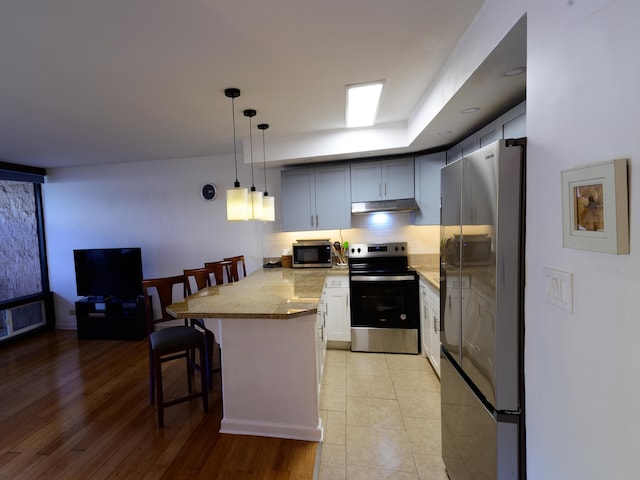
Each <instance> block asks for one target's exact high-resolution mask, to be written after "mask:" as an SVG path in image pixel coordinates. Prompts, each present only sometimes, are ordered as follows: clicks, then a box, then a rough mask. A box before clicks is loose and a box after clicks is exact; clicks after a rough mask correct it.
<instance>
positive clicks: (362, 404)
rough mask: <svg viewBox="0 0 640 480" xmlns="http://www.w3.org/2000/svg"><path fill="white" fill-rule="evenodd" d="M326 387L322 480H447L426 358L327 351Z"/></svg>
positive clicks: (434, 380) (434, 385) (436, 386)
mask: <svg viewBox="0 0 640 480" xmlns="http://www.w3.org/2000/svg"><path fill="white" fill-rule="evenodd" d="M322 383H323V385H322V390H321V398H320V410H321V415H322V421H323V424H324V425H325V439H324V443H323V444H322V453H321V457H320V470H319V474H318V479H319V480H341V479H345V480H358V479H367V480H378V479H394V480H426V479H428V480H447V475H446V473H445V470H444V464H443V462H442V458H441V443H440V382H439V380H438V377H437V376H436V374H435V373H434V372H433V370H432V368H431V366H430V364H429V362H428V360H427V359H426V358H425V357H423V356H421V355H395V354H385V353H357V352H350V351H345V350H327V356H326V361H325V371H324V376H323V380H322Z"/></svg>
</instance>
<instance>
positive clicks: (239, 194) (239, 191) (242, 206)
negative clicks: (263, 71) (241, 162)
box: [224, 88, 249, 221]
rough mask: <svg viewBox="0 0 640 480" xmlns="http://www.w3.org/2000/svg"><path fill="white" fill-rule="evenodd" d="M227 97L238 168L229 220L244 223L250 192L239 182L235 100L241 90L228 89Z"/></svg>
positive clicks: (229, 192)
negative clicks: (229, 105) (229, 101)
mask: <svg viewBox="0 0 640 480" xmlns="http://www.w3.org/2000/svg"><path fill="white" fill-rule="evenodd" d="M224 94H225V96H227V97H228V98H230V99H231V118H232V121H233V159H234V164H235V167H236V181H235V182H234V184H233V188H231V189H229V190H227V220H229V221H242V220H248V218H249V212H248V210H249V209H248V196H249V193H248V190H247V189H246V188H243V187H241V186H240V182H239V181H238V153H237V147H236V111H235V99H236V98H238V97H239V96H240V90H238V89H237V88H227V89H226V90H225V91H224Z"/></svg>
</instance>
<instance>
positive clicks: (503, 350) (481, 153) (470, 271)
mask: <svg viewBox="0 0 640 480" xmlns="http://www.w3.org/2000/svg"><path fill="white" fill-rule="evenodd" d="M521 156H522V151H521V147H506V146H505V145H504V141H503V140H502V141H500V142H496V143H494V144H492V145H489V146H488V147H485V148H483V149H480V150H478V151H477V152H475V153H473V154H471V155H469V156H467V157H464V158H463V159H462V162H463V164H462V179H463V180H462V184H463V188H462V213H461V217H462V220H463V225H462V243H464V242H465V238H468V237H470V236H473V238H474V239H476V240H477V238H478V236H480V235H483V236H486V238H487V239H490V244H491V249H492V253H491V255H489V256H488V257H486V259H485V261H484V262H479V261H478V259H477V258H474V259H472V261H468V258H467V257H463V258H462V259H461V262H460V266H461V276H462V278H464V279H467V280H468V282H469V286H470V288H469V291H468V300H467V302H466V304H465V305H464V308H462V309H461V313H462V322H461V336H462V345H461V349H462V353H461V358H462V360H461V363H460V365H461V366H462V369H463V370H464V372H465V373H466V375H467V376H468V377H469V378H470V379H471V381H472V382H473V383H474V384H475V385H476V386H477V387H478V389H479V390H480V391H481V392H482V394H483V395H484V396H485V398H486V399H487V401H488V402H489V403H490V404H491V405H492V406H493V407H494V408H495V409H496V410H498V411H501V410H509V411H517V410H519V408H520V405H519V400H518V399H519V381H520V380H519V374H518V372H519V348H520V337H519V335H520V327H519V325H520V323H521V320H520V318H521V312H520V305H521V295H522V279H521V248H520V245H521V241H522V237H521V234H522V214H521V210H522V194H521V191H522V189H521V164H522V160H521Z"/></svg>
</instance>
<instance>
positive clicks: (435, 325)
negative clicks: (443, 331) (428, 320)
mask: <svg viewBox="0 0 640 480" xmlns="http://www.w3.org/2000/svg"><path fill="white" fill-rule="evenodd" d="M433 332H434V333H438V320H437V319H436V316H435V315H434V316H433Z"/></svg>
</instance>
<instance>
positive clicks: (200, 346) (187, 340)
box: [142, 275, 209, 428]
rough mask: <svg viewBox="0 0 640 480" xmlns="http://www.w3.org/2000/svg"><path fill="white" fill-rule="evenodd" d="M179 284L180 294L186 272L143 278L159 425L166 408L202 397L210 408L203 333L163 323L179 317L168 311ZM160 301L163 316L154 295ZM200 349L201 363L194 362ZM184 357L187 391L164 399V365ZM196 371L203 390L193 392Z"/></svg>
mask: <svg viewBox="0 0 640 480" xmlns="http://www.w3.org/2000/svg"><path fill="white" fill-rule="evenodd" d="M176 287H178V288H179V289H180V294H183V293H184V291H185V280H184V275H177V276H173V277H164V278H154V279H147V280H143V281H142V290H143V293H144V301H145V311H146V318H147V332H148V343H149V400H150V402H151V404H153V403H156V404H157V410H158V426H159V427H160V428H162V427H164V409H165V408H166V407H170V406H171V405H175V404H178V403H181V402H186V401H188V400H192V399H195V398H198V397H202V406H203V408H204V411H205V412H207V411H208V410H209V396H208V395H209V390H208V388H207V370H208V369H207V367H206V365H207V348H206V342H205V335H204V333H203V332H201V331H199V330H197V329H196V328H194V327H192V326H189V325H173V326H167V325H161V324H162V323H165V322H169V321H175V320H176V319H175V318H174V317H172V316H171V315H170V314H169V313H167V307H168V306H169V305H171V304H172V303H174V300H173V298H174V297H173V294H174V291H175V290H176ZM154 292H155V294H156V296H157V299H158V301H159V307H160V315H159V316H156V315H155V314H154V311H153V302H152V297H153V294H154ZM196 350H197V351H198V352H199V363H198V362H196V361H195V351H196ZM180 358H184V359H185V360H186V364H187V389H188V394H187V395H184V396H182V397H179V398H174V399H171V400H165V398H164V393H163V388H162V364H163V363H165V362H168V361H171V360H177V359H180ZM194 370H197V371H198V372H200V380H201V385H200V391H199V392H193V389H192V384H191V383H192V381H191V378H192V376H193V372H194Z"/></svg>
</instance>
